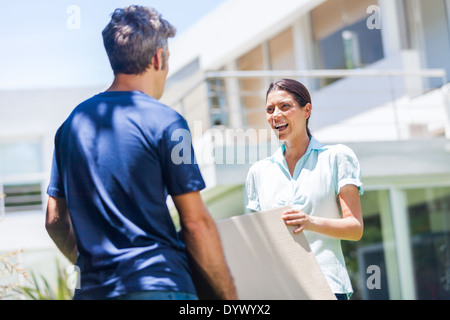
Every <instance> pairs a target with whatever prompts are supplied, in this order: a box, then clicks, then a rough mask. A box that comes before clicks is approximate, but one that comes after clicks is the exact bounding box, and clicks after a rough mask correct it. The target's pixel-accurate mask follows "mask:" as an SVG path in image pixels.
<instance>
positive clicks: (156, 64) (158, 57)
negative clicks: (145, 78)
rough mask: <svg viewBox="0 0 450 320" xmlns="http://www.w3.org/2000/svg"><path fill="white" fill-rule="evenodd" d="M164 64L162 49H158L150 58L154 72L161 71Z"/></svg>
mask: <svg viewBox="0 0 450 320" xmlns="http://www.w3.org/2000/svg"><path fill="white" fill-rule="evenodd" d="M163 64H164V49H163V48H159V49H158V50H157V51H156V54H155V55H154V56H153V58H152V65H153V68H155V70H156V71H158V70H161V69H162V67H163Z"/></svg>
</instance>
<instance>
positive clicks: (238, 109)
mask: <svg viewBox="0 0 450 320" xmlns="http://www.w3.org/2000/svg"><path fill="white" fill-rule="evenodd" d="M225 70H226V71H236V70H237V62H236V61H235V60H233V61H231V62H230V63H228V64H227V65H226V66H225ZM225 87H226V90H227V92H226V96H227V102H228V116H229V126H230V127H231V128H242V127H243V126H244V121H243V113H242V106H241V98H240V86H239V79H238V78H226V79H225Z"/></svg>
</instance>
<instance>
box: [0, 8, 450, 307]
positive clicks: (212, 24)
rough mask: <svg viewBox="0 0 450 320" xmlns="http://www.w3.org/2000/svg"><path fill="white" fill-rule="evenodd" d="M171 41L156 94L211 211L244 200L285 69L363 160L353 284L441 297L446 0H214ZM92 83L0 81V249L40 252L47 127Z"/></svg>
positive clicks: (332, 136)
mask: <svg viewBox="0 0 450 320" xmlns="http://www.w3.org/2000/svg"><path fill="white" fill-rule="evenodd" d="M169 48H170V52H171V61H170V73H169V78H168V81H167V86H166V91H165V93H164V96H163V98H162V100H163V102H165V103H167V104H168V105H170V106H171V107H173V108H175V109H176V110H178V111H179V112H180V113H181V114H183V116H185V118H186V119H187V120H188V123H189V126H190V128H191V132H192V135H193V142H194V147H195V150H196V157H197V160H198V163H199V165H200V167H201V170H202V172H203V175H204V177H205V180H206V183H207V186H208V188H207V190H205V192H204V193H203V195H204V199H205V201H206V204H207V206H208V208H209V210H210V211H211V213H212V214H213V216H214V217H215V218H216V219H223V218H227V217H229V216H232V215H239V214H243V213H245V211H246V210H245V206H246V195H245V189H244V183H245V178H246V174H247V171H248V169H249V167H250V165H251V164H253V163H254V162H255V161H257V160H259V159H261V158H264V157H267V156H268V155H270V154H271V152H273V151H274V150H276V148H277V147H278V145H279V144H278V141H277V139H276V137H274V135H273V133H271V131H270V128H269V126H268V124H267V123H266V120H265V107H264V106H265V101H264V98H265V91H266V90H267V87H268V85H269V83H270V82H271V81H273V80H274V79H278V78H285V77H289V78H295V79H298V80H300V81H302V82H303V83H304V84H305V85H306V86H307V87H308V88H309V90H310V92H311V96H312V106H313V107H312V116H311V120H310V128H311V131H312V134H313V136H314V137H315V138H316V139H317V140H319V141H321V142H322V143H325V144H334V143H343V144H346V145H348V146H349V147H351V148H352V149H353V150H354V151H355V153H356V155H357V156H358V158H359V160H360V163H361V168H362V179H363V183H364V186H363V188H364V190H365V193H364V195H363V196H362V197H361V201H362V207H363V216H364V222H365V233H364V236H363V239H362V240H361V241H359V242H346V241H343V247H344V253H345V256H346V261H347V265H348V268H349V270H350V271H351V276H352V281H353V286H354V289H355V294H354V298H355V299H449V298H450V140H449V139H450V84H449V80H448V77H449V75H450V59H449V57H450V0H432V1H425V0H327V1H325V0H278V1H277V2H276V4H274V2H273V1H269V0H245V1H242V0H227V1H225V2H224V3H223V4H222V5H220V6H219V7H218V8H217V9H216V10H214V11H213V12H211V13H210V14H209V15H207V16H206V17H205V18H203V19H202V20H200V21H198V23H197V24H196V25H194V26H193V27H192V28H191V29H189V30H187V31H186V32H184V33H182V34H180V35H178V36H177V37H176V38H175V39H173V40H171V42H170V47H169ZM105 86H106V84H105ZM101 90H102V88H86V89H78V88H68V89H57V90H56V89H55V90H53V89H49V90H42V89H39V90H34V91H33V90H25V91H3V92H0V219H1V220H0V253H2V252H7V251H10V250H14V249H20V248H27V249H28V253H27V254H23V260H24V263H25V264H29V265H32V264H37V265H38V264H40V265H45V264H47V263H48V260H49V259H48V258H47V257H51V256H53V255H54V253H55V247H54V246H53V244H52V243H51V241H50V240H49V239H48V237H47V236H46V234H45V230H44V229H43V221H44V220H43V219H44V207H45V201H46V200H45V198H46V195H45V189H46V186H47V181H48V177H49V169H50V165H51V157H52V148H53V143H52V142H53V136H54V133H55V131H56V129H57V127H58V125H59V124H60V123H61V121H62V120H63V119H64V118H65V117H66V116H67V115H68V113H69V112H70V111H71V110H72V108H73V106H74V105H76V104H77V103H79V102H80V101H81V100H84V99H85V98H87V97H89V96H91V95H92V94H95V93H97V92H99V91H101ZM8 106H10V107H8ZM31 106H32V107H31ZM56 106H57V107H56ZM3 194H5V195H6V197H1V195H3Z"/></svg>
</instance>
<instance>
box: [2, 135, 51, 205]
mask: <svg viewBox="0 0 450 320" xmlns="http://www.w3.org/2000/svg"><path fill="white" fill-rule="evenodd" d="M42 168H43V164H42V150H41V143H40V141H33V140H31V141H21V142H11V143H2V144H0V213H1V214H4V213H8V212H17V211H32V210H42V181H41V179H42Z"/></svg>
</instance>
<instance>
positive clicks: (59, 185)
mask: <svg viewBox="0 0 450 320" xmlns="http://www.w3.org/2000/svg"><path fill="white" fill-rule="evenodd" d="M55 153H56V151H55V152H54V153H53V160H52V168H51V173H50V183H49V185H48V187H47V194H48V195H49V196H51V197H54V198H64V197H65V191H64V184H63V181H62V177H61V173H60V171H59V165H58V162H57V160H56V155H55Z"/></svg>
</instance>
